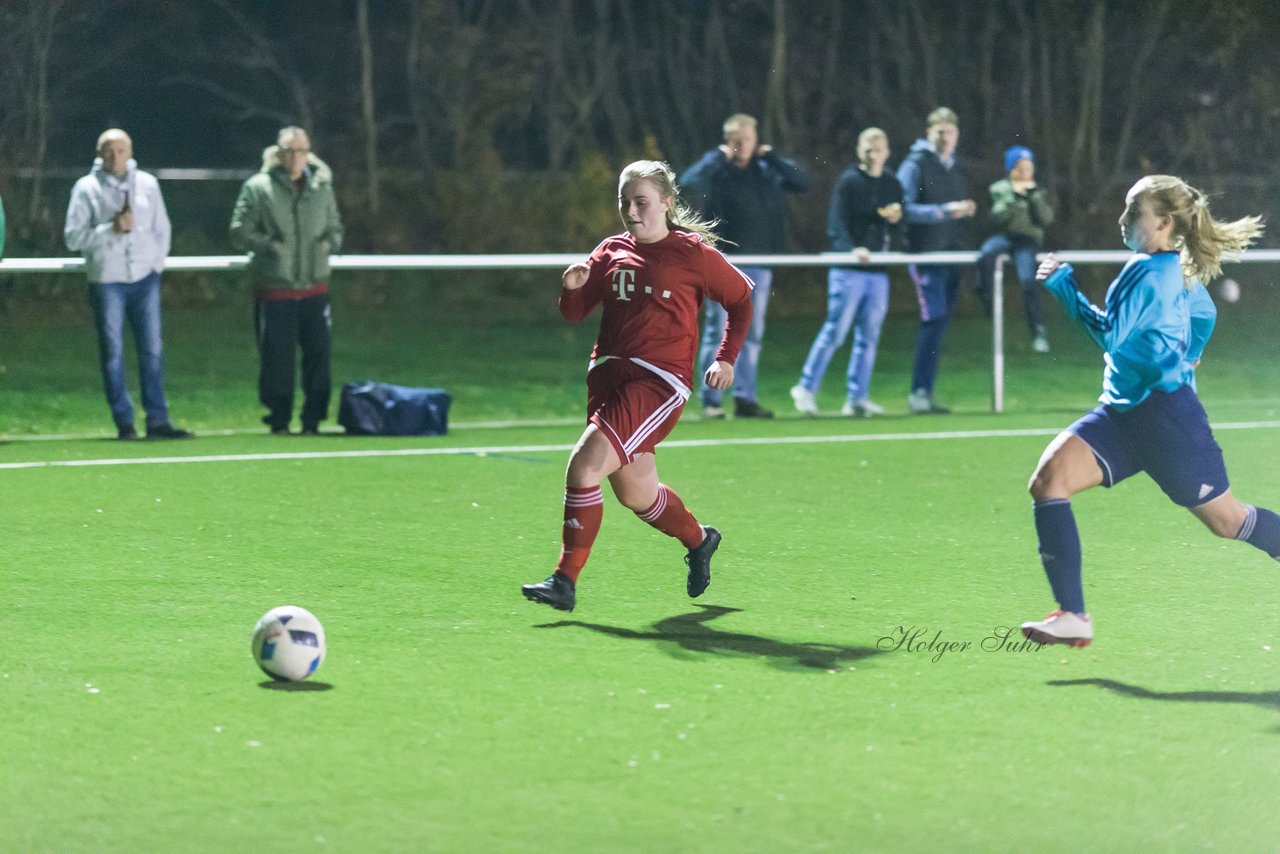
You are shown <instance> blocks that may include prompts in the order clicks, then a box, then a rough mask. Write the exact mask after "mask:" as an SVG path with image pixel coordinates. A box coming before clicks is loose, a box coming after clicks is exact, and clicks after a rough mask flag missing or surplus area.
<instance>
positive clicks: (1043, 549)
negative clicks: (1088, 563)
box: [1034, 498, 1085, 614]
mask: <svg viewBox="0 0 1280 854" xmlns="http://www.w3.org/2000/svg"><path fill="white" fill-rule="evenodd" d="M1034 507H1035V517H1036V535H1037V536H1038V537H1039V538H1040V563H1041V564H1043V565H1044V572H1045V575H1047V576H1049V586H1050V587H1051V588H1053V598H1055V599H1057V600H1058V607H1059V608H1061V609H1062V610H1064V611H1074V612H1075V613H1077V614H1083V613H1084V612H1085V611H1084V587H1083V586H1082V583H1081V580H1080V532H1079V531H1078V530H1077V529H1076V517H1075V514H1074V513H1072V512H1071V500H1070V499H1068V498H1050V499H1047V500H1045V501H1037V502H1036V503H1035V505H1034Z"/></svg>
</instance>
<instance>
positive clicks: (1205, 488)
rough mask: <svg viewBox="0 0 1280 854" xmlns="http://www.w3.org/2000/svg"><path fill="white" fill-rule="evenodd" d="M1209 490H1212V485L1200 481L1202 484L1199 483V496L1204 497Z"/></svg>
mask: <svg viewBox="0 0 1280 854" xmlns="http://www.w3.org/2000/svg"><path fill="white" fill-rule="evenodd" d="M1210 492H1213V487H1212V486H1210V485H1209V484H1207V483H1202V484H1200V497H1201V498H1204V497H1205V496H1206V495H1208V494H1209V493H1210Z"/></svg>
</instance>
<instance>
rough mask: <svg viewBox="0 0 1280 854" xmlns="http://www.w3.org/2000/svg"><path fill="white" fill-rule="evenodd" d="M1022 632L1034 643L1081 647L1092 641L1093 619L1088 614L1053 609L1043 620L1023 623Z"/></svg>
mask: <svg viewBox="0 0 1280 854" xmlns="http://www.w3.org/2000/svg"><path fill="white" fill-rule="evenodd" d="M1022 634H1023V635H1025V636H1026V637H1027V638H1029V639H1030V640H1033V641H1035V642H1036V643H1065V644H1067V645H1068V646H1073V647H1075V648H1076V649H1083V648H1085V647H1086V646H1088V645H1089V644H1091V643H1092V642H1093V621H1091V620H1090V619H1089V615H1088V614H1077V613H1075V612H1074V611H1054V612H1052V613H1050V614H1047V615H1045V618H1044V619H1043V620H1037V621H1036V622H1034V623H1023V624H1022Z"/></svg>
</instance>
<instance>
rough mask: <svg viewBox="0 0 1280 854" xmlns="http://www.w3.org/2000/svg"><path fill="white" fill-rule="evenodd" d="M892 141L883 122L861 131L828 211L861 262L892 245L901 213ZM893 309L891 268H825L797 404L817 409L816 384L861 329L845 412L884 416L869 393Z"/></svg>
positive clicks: (846, 248)
mask: <svg viewBox="0 0 1280 854" xmlns="http://www.w3.org/2000/svg"><path fill="white" fill-rule="evenodd" d="M888 159H889V139H888V137H887V136H886V135H885V133H884V131H882V130H880V129H879V128H867V129H866V130H864V131H863V132H862V133H861V134H859V135H858V164H857V165H856V166H850V167H849V168H848V169H846V170H845V171H844V173H843V174H842V175H841V176H840V178H839V179H838V180H837V181H836V186H835V190H834V191H833V192H832V194H831V207H830V209H829V211H828V214H827V233H828V234H829V235H830V237H831V248H832V250H834V251H836V252H849V253H851V254H852V255H853V257H854V259H855V260H856V261H857V262H858V263H859V264H861V265H866V264H867V262H868V261H869V260H870V258H871V251H872V250H873V249H874V250H876V251H881V250H884V249H887V248H888V245H889V238H890V230H891V228H892V227H893V226H894V225H896V224H897V223H898V222H899V221H900V220H901V219H902V185H901V184H899V183H898V179H897V178H896V177H894V175H893V173H886V172H885V171H884V164H885V162H886V161H888ZM888 310H889V273H888V271H887V270H886V269H885V268H884V267H879V266H859V267H832V268H831V270H830V272H829V273H828V274H827V319H826V322H825V323H823V324H822V328H821V329H820V330H818V337H817V338H815V339H814V342H813V346H812V347H810V348H809V358H807V359H806V360H805V363H804V368H803V369H802V370H801V372H800V382H798V383H797V384H796V385H795V386H794V387H792V389H791V399H792V400H794V401H795V404H796V409H797V410H799V411H800V412H801V413H803V414H805V415H817V414H818V401H817V394H818V387H819V386H821V385H822V377H823V375H824V374H825V373H826V371H827V365H828V364H830V362H831V358H832V356H834V355H835V351H836V350H837V349H839V348H840V346H841V345H843V344H844V341H845V338H847V337H848V335H849V330H850V328H853V327H855V325H856V330H855V332H854V335H853V352H852V353H851V354H850V356H849V370H848V374H847V376H846V384H845V402H844V407H843V408H842V409H841V410H840V414H841V415H854V416H860V417H866V416H870V415H881V414H883V413H884V407H882V406H880V405H879V404H877V403H876V402H875V401H873V400H872V399H871V395H870V383H871V371H872V369H873V368H874V367H875V363H876V346H877V344H878V343H879V341H880V327H881V326H882V325H883V324H884V316H885V314H886V313H887V312H888Z"/></svg>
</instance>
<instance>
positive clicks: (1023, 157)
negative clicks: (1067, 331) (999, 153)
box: [978, 145, 1053, 353]
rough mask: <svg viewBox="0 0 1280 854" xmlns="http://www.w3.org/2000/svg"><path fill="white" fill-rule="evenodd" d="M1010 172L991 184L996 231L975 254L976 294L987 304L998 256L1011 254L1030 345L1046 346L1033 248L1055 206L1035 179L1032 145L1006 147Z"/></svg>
mask: <svg viewBox="0 0 1280 854" xmlns="http://www.w3.org/2000/svg"><path fill="white" fill-rule="evenodd" d="M1004 171H1005V174H1006V175H1007V176H1008V177H1005V178H1002V179H1000V180H999V181H996V182H995V183H994V184H992V185H991V188H990V192H991V221H992V223H994V224H995V227H996V228H997V229H998V232H997V233H996V234H995V235H994V236H992V237H991V238H989V239H988V240H987V242H986V243H983V244H982V250H981V254H980V255H979V257H978V277H979V279H978V294H979V296H981V297H982V300H983V302H984V303H985V304H986V307H987V310H988V312H990V309H991V291H992V288H993V287H994V279H995V268H996V258H998V257H999V256H1001V255H1009V256H1011V257H1012V258H1013V263H1014V267H1015V268H1017V271H1018V281H1019V283H1020V284H1021V285H1022V303H1023V307H1024V308H1025V309H1026V316H1027V327H1028V328H1029V329H1030V331H1031V349H1032V350H1034V351H1035V352H1037V353H1048V352H1049V339H1048V338H1046V337H1045V330H1044V320H1043V317H1042V315H1041V313H1040V289H1039V288H1038V287H1037V285H1036V280H1035V275H1036V253H1037V252H1039V251H1040V247H1041V245H1042V244H1043V243H1044V230H1045V228H1047V227H1048V226H1049V225H1051V224H1052V223H1053V207H1052V205H1051V204H1050V203H1049V198H1048V195H1047V194H1046V193H1045V191H1044V189H1043V188H1042V187H1040V186H1039V185H1038V184H1036V158H1035V154H1034V153H1032V151H1031V149H1029V148H1027V147H1026V146H1024V145H1015V146H1013V147H1012V148H1009V149H1008V150H1006V151H1005V153H1004Z"/></svg>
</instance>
